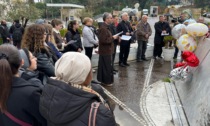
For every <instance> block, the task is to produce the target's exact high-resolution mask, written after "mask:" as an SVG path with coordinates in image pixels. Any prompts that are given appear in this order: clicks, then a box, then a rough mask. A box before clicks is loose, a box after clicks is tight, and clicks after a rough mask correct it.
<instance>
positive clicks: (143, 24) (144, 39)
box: [136, 15, 152, 62]
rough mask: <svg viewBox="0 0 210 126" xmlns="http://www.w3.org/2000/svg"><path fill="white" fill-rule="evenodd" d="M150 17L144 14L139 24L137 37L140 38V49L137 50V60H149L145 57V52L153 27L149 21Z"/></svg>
mask: <svg viewBox="0 0 210 126" xmlns="http://www.w3.org/2000/svg"><path fill="white" fill-rule="evenodd" d="M147 19H148V17H147V16H146V15H143V16H142V20H141V21H140V22H139V24H138V25H137V31H136V39H137V40H138V50H137V62H140V61H142V60H144V61H147V59H146V58H145V52H146V49H147V43H148V39H149V37H150V36H151V34H152V29H151V27H150V25H149V23H148V22H147Z"/></svg>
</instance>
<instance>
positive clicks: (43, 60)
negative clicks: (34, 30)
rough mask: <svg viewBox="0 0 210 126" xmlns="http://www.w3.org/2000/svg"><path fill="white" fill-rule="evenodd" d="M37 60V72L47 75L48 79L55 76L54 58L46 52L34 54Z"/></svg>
mask: <svg viewBox="0 0 210 126" xmlns="http://www.w3.org/2000/svg"><path fill="white" fill-rule="evenodd" d="M34 56H35V57H36V58H37V70H38V71H41V72H43V73H45V74H46V75H47V76H48V77H51V76H55V66H54V64H55V63H54V62H53V60H52V56H51V55H50V53H49V52H47V51H46V50H45V51H44V50H43V51H42V52H40V53H36V54H34Z"/></svg>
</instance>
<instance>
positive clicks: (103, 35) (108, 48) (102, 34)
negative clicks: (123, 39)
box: [98, 23, 114, 55]
mask: <svg viewBox="0 0 210 126" xmlns="http://www.w3.org/2000/svg"><path fill="white" fill-rule="evenodd" d="M98 39H99V50H98V53H99V54H100V55H112V54H113V52H114V43H113V40H114V39H113V37H112V33H111V29H110V27H109V25H107V24H105V23H103V24H102V25H101V27H100V28H99V30H98Z"/></svg>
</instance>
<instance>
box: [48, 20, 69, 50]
mask: <svg viewBox="0 0 210 126" xmlns="http://www.w3.org/2000/svg"><path fill="white" fill-rule="evenodd" d="M51 25H52V26H53V36H54V40H55V43H56V45H57V48H58V50H59V51H63V50H64V47H65V46H66V44H65V43H64V40H63V39H62V37H61V34H60V30H61V29H62V27H63V23H62V21H61V20H58V19H54V20H52V21H51Z"/></svg>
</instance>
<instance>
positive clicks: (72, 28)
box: [64, 20, 83, 52]
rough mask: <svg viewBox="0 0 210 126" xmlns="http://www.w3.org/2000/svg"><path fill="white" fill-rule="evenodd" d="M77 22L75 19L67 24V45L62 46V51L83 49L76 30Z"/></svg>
mask: <svg viewBox="0 0 210 126" xmlns="http://www.w3.org/2000/svg"><path fill="white" fill-rule="evenodd" d="M78 28H79V24H78V22H77V21H75V20H74V21H71V22H69V24H68V32H67V33H66V35H65V37H66V42H67V45H66V47H65V48H64V52H68V51H74V52H81V51H82V50H83V47H82V41H81V36H80V33H79V31H78Z"/></svg>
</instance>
